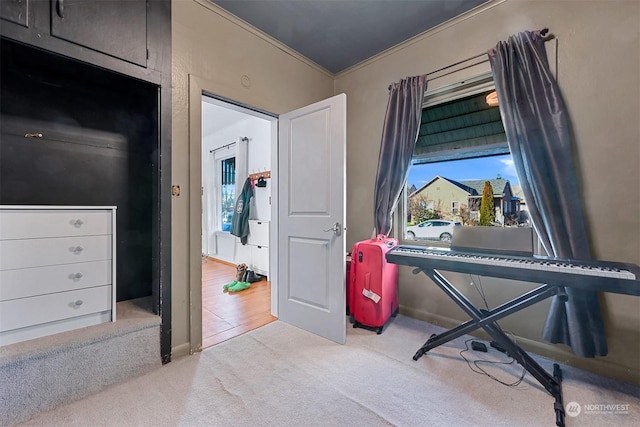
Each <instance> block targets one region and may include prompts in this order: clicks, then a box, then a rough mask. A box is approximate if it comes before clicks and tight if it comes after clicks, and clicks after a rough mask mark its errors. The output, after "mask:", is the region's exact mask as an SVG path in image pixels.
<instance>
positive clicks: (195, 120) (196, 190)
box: [173, 74, 278, 354]
mask: <svg viewBox="0 0 640 427" xmlns="http://www.w3.org/2000/svg"><path fill="white" fill-rule="evenodd" d="M218 87H219V85H217V84H216V83H214V82H212V81H207V80H205V79H202V78H200V77H197V76H194V75H193V74H190V75H189V185H188V187H189V189H188V190H189V191H188V196H187V197H188V199H189V200H188V218H189V244H188V260H189V261H188V269H189V271H188V277H189V285H188V288H189V301H188V304H189V344H188V345H189V349H188V353H190V354H193V353H197V352H199V351H201V350H202V197H201V194H200V191H201V188H202V95H210V96H212V97H214V98H217V99H218V100H220V101H224V102H228V103H229V104H228V105H229V108H238V109H239V110H241V111H243V112H244V111H247V113H248V114H252V112H255V115H257V116H259V117H261V118H264V119H267V120H270V121H271V122H272V126H271V178H272V182H277V179H278V163H277V158H278V157H277V154H278V147H277V141H278V139H277V138H278V119H277V116H276V115H274V114H271V113H268V112H263V111H261V110H259V109H258V108H253V107H250V106H247V107H243V106H242V104H240V103H234V102H233V101H231V100H229V98H225V97H217V96H216V95H215V93H216V92H217V90H216V88H218ZM221 89H222V90H224V92H225V93H228V92H230V90H229V88H228V87H224V88H221ZM231 92H234V91H231ZM243 95H244V96H245V97H246V95H245V94H243ZM242 97H243V96H241V94H238V98H239V99H240V98H242ZM226 100H228V101H226ZM244 105H246V104H244ZM277 193H278V192H277V185H272V188H271V218H272V221H270V234H271V236H277V232H278V226H277V222H278V221H277V218H278V212H277V206H278V204H277V200H278V198H277V197H278V194H277ZM274 240H276V242H274ZM271 242H273V243H270V244H273V247H271V246H270V247H269V253H270V254H277V253H278V252H277V251H278V247H277V239H273V238H272V239H271ZM275 258H276V257H275V256H270V257H269V279H270V281H271V314H272V315H273V316H275V317H278V305H277V304H278V271H277V263H276V262H274V261H275ZM183 351H184V352H185V353H186V352H187V351H186V349H182V348H180V349H175V348H174V349H173V352H174V353H182V352H183Z"/></svg>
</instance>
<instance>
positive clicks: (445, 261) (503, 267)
mask: <svg viewBox="0 0 640 427" xmlns="http://www.w3.org/2000/svg"><path fill="white" fill-rule="evenodd" d="M386 256H387V261H389V262H391V263H394V264H400V265H407V266H412V267H419V268H421V269H437V270H445V271H454V272H459V273H467V274H476V275H480V276H490V277H499V278H504V279H513V280H521V281H525V282H534V283H548V284H550V285H556V286H565V287H575V288H580V289H585V290H591V291H601V292H613V293H620V294H627V295H636V296H640V268H639V267H638V266H637V265H634V264H626V263H619V262H610V261H592V260H590V261H582V260H569V259H556V258H547V257H536V256H534V257H519V256H507V255H494V254H483V253H475V252H461V251H455V250H451V249H448V248H435V247H423V246H412V245H399V246H396V247H395V248H393V249H392V250H391V251H389V252H388V253H387V255H386Z"/></svg>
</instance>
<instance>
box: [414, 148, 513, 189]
mask: <svg viewBox="0 0 640 427" xmlns="http://www.w3.org/2000/svg"><path fill="white" fill-rule="evenodd" d="M438 175H439V176H441V177H443V178H449V179H452V180H454V181H465V180H476V179H493V178H497V177H498V175H500V177H501V178H503V179H506V180H508V181H509V183H510V184H511V185H512V186H514V185H520V184H519V182H518V178H517V177H516V170H515V168H514V166H513V160H511V155H510V154H505V155H500V156H491V157H480V158H474V159H464V160H454V161H449V162H438V163H428V164H424V165H417V166H412V167H411V169H410V170H409V176H408V178H407V186H408V187H409V188H411V186H412V185H415V186H416V188H420V187H422V186H423V185H424V184H426V183H427V182H429V181H430V180H431V179H433V178H434V177H435V176H438Z"/></svg>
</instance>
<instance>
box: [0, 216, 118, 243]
mask: <svg viewBox="0 0 640 427" xmlns="http://www.w3.org/2000/svg"><path fill="white" fill-rule="evenodd" d="M112 218H113V215H112V213H111V211H105V210H100V211H98V210H95V211H92V210H84V209H78V210H73V209H70V210H58V209H39V210H30V209H0V240H7V239H25V238H41V237H65V236H89V235H101V234H111V233H112V231H113V230H112V228H113V227H112Z"/></svg>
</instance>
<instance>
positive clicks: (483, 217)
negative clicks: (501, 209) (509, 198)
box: [480, 181, 496, 225]
mask: <svg viewBox="0 0 640 427" xmlns="http://www.w3.org/2000/svg"><path fill="white" fill-rule="evenodd" d="M495 219H496V210H495V208H494V205H493V188H492V187H491V183H490V182H489V181H485V183H484V188H483V189H482V200H481V201H480V225H492V224H493V222H494V221H495Z"/></svg>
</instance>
